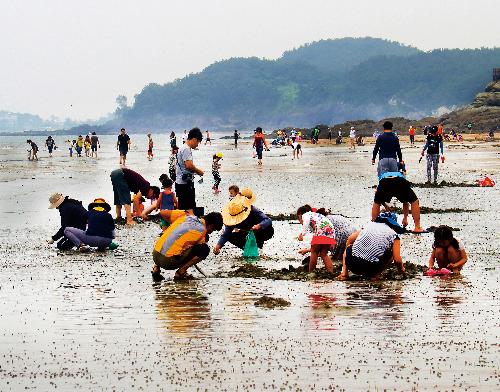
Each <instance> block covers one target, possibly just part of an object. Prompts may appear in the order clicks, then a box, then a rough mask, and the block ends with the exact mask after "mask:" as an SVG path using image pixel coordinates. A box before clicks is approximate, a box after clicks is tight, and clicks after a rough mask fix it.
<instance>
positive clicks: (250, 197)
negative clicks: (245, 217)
mask: <svg viewBox="0 0 500 392" xmlns="http://www.w3.org/2000/svg"><path fill="white" fill-rule="evenodd" d="M240 195H242V196H245V197H246V198H247V199H248V200H249V201H250V204H253V203H255V200H256V199H257V196H255V193H253V191H252V190H251V189H250V188H243V189H242V190H241V191H240Z"/></svg>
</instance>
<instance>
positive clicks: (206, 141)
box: [205, 129, 212, 145]
mask: <svg viewBox="0 0 500 392" xmlns="http://www.w3.org/2000/svg"><path fill="white" fill-rule="evenodd" d="M207 143H210V145H212V139H210V132H209V131H208V129H207V138H206V139H205V145H207Z"/></svg>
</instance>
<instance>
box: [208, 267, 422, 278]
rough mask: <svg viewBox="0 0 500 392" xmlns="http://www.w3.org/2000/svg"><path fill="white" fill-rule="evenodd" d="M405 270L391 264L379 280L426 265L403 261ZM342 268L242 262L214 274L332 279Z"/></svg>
mask: <svg viewBox="0 0 500 392" xmlns="http://www.w3.org/2000/svg"><path fill="white" fill-rule="evenodd" d="M405 268H406V272H405V273H404V274H401V273H400V272H399V271H398V270H397V268H396V266H395V265H394V264H392V265H391V266H389V268H387V269H386V270H385V271H383V272H382V273H381V274H380V280H404V279H410V278H414V277H416V276H421V275H422V273H423V272H424V271H425V270H426V267H424V266H421V265H417V264H413V263H410V262H407V263H405ZM341 270H342V266H341V265H340V264H338V263H336V264H334V265H333V274H332V273H330V272H328V271H327V270H326V269H325V268H317V269H316V270H314V271H313V272H308V271H307V266H306V267H304V266H299V267H294V266H292V265H289V266H288V268H282V269H280V270H276V269H274V270H268V269H266V268H263V267H260V266H258V265H255V264H243V265H238V266H236V268H235V269H233V270H231V271H228V272H219V273H217V274H216V275H215V276H216V277H218V278H250V279H271V280H300V281H307V280H333V279H335V278H336V277H337V276H338V275H339V274H340V271H341ZM350 279H352V280H359V279H364V278H362V277H358V276H355V275H351V278H350Z"/></svg>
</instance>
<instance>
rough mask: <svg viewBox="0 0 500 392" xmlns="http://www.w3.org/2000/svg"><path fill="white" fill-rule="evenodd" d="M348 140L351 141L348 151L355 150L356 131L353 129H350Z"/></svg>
mask: <svg viewBox="0 0 500 392" xmlns="http://www.w3.org/2000/svg"><path fill="white" fill-rule="evenodd" d="M349 139H350V140H351V145H350V146H349V150H350V149H351V148H353V147H354V149H356V130H355V129H354V127H351V131H350V132H349Z"/></svg>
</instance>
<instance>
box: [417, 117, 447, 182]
mask: <svg viewBox="0 0 500 392" xmlns="http://www.w3.org/2000/svg"><path fill="white" fill-rule="evenodd" d="M425 150H427V183H428V184H430V183H431V172H432V169H434V185H437V176H438V166H439V150H441V155H442V156H441V162H443V163H444V147H443V136H442V135H440V134H439V131H438V127H436V126H433V127H432V128H431V129H430V131H429V134H428V135H427V140H426V142H425V146H424V148H423V150H422V156H424V154H425Z"/></svg>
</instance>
